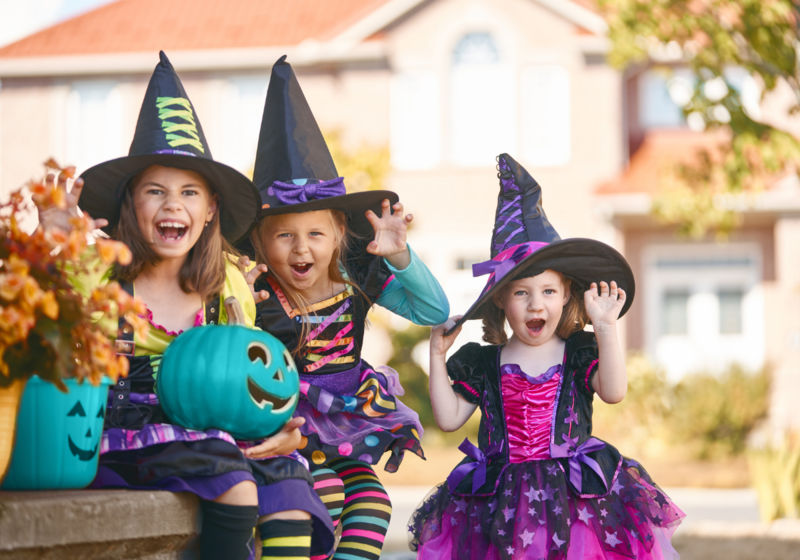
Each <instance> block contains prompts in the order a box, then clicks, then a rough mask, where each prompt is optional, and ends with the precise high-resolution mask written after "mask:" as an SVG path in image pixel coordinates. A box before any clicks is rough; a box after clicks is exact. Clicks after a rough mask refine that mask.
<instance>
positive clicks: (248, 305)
mask: <svg viewBox="0 0 800 560" xmlns="http://www.w3.org/2000/svg"><path fill="white" fill-rule="evenodd" d="M160 56H161V61H160V63H159V64H158V66H156V69H155V71H154V73H153V76H152V78H151V80H150V83H149V85H148V89H147V93H146V95H145V99H144V103H143V105H142V110H141V112H140V114H139V120H138V123H137V126H136V133H135V137H134V140H133V143H132V145H131V155H130V156H129V157H128V158H121V159H118V160H113V161H111V162H106V163H103V164H100V165H98V166H96V167H94V168H92V169H89V170H88V171H86V172H85V173H84V174H83V175H82V177H83V178H84V180H85V186H84V190H83V193H82V195H81V198H80V201H79V205H80V207H81V208H82V209H83V210H85V211H88V212H90V213H91V215H92V216H93V217H106V218H107V219H109V220H110V221H111V224H110V226H109V228H113V227H114V225H115V220H118V216H119V204H120V200H121V195H122V193H123V189H125V188H127V182H128V181H130V179H131V178H132V177H133V176H134V175H135V174H136V173H138V172H139V171H141V170H143V169H146V168H147V167H148V166H150V165H154V164H159V165H165V166H170V167H177V168H180V169H188V170H193V171H197V172H198V173H201V174H202V175H203V176H204V177H206V178H207V179H208V180H209V181H210V182H211V184H212V188H213V189H214V191H215V192H216V193H217V194H218V196H219V197H220V212H221V228H222V234H223V235H224V236H225V237H227V238H228V240H229V241H231V242H235V241H236V240H238V239H240V238H241V237H242V236H243V235H246V234H247V233H248V232H249V230H250V228H251V227H252V221H248V219H247V217H248V216H252V217H253V219H254V217H255V213H256V212H255V210H254V209H253V204H254V203H255V202H254V201H257V200H258V194H257V190H256V189H255V186H254V185H253V184H252V183H251V182H250V181H249V180H248V179H247V178H245V177H244V176H243V175H241V174H239V173H238V172H235V171H234V170H232V169H230V168H227V167H226V166H223V165H221V164H218V163H216V162H214V161H213V160H212V159H211V154H210V150H209V148H208V145H207V143H206V140H205V136H204V135H203V132H202V128H201V127H200V123H199V121H198V120H197V117H196V115H195V113H194V109H193V106H192V104H191V102H190V101H189V99H188V97H187V96H186V92H185V91H184V89H183V86H182V84H181V81H180V79H179V78H178V75H177V74H176V73H175V70H174V69H173V67H172V65H171V64H170V62H169V60H168V59H167V57H166V55H165V54H164V53H163V52H162V53H161V55H160ZM237 213H238V214H237ZM109 276H110V271H100V272H99V275H98V276H94V277H86V278H75V279H74V283H75V284H76V285H77V286H78V287H79V288H81V289H83V291H84V293H86V294H87V295H88V294H89V293H90V292H91V289H92V288H93V287H94V286H95V285H98V284H100V283H103V282H106V281H108V278H109ZM122 287H123V289H125V290H126V291H128V292H129V293H131V294H132V295H133V285H132V284H130V283H122ZM230 296H234V297H236V298H237V299H238V300H239V302H240V303H241V305H242V308H243V310H244V314H245V323H246V325H247V326H251V327H252V326H253V325H254V320H255V303H254V302H253V298H252V295H251V292H250V288H249V286H248V285H247V282H246V281H245V279H244V277H243V276H242V274H241V272H240V271H239V269H238V267H237V266H236V265H235V264H234V263H232V262H229V261H226V279H225V284H224V287H223V290H222V293H220V294H219V296H218V297H217V298H214V300H213V301H211V302H209V303H207V304H205V305H204V307H203V308H202V309H200V310H198V312H197V315H196V317H195V322H194V326H201V325H206V324H224V323H227V316H226V311H225V309H224V308H222V307H221V306H220V302H221V301H225V299H226V298H228V297H230ZM150 322H151V329H150V331H149V334H148V336H147V338H146V339H144V340H141V339H139V338H138V336H135V335H134V333H133V332H132V329H131V328H130V327H129V326H128V325H127V324H126V323H125V322H124V320H121V321H120V324H119V325H118V327H119V329H118V330H117V325H111V326H109V325H105V328H106V330H108V331H110V332H112V333H115V334H116V336H114V338H116V339H117V349H118V352H119V353H123V354H125V355H128V356H129V362H130V373H129V375H128V377H127V378H120V379H119V381H118V382H117V384H116V385H115V386H114V388H113V390H112V391H111V394H110V395H109V402H108V412H107V414H106V422H105V429H104V432H103V439H102V444H101V458H100V468H99V471H98V475H97V478H96V479H95V481H94V483H93V485H92V487H93V488H104V487H116V488H132V489H159V490H169V491H172V492H192V493H194V494H196V495H197V496H199V497H200V498H201V499H203V500H213V499H215V498H217V497H218V496H220V495H221V494H223V493H224V492H226V491H227V490H229V489H230V488H232V487H233V486H235V485H236V484H238V483H240V482H243V481H252V482H254V483H255V484H256V485H257V487H258V497H259V506H258V508H254V509H253V511H252V524H251V525H250V526H249V529H248V530H247V531H245V533H246V534H247V535H252V529H253V527H254V526H255V522H256V517H257V516H258V515H268V514H271V513H275V512H280V511H284V510H286V509H301V510H304V511H307V512H308V513H310V514H311V516H312V520H313V523H314V535H315V538H316V539H318V546H319V547H321V548H323V549H325V550H328V549H330V548H331V547H332V546H333V528H332V526H331V521H330V518H329V516H328V513H327V511H326V509H325V507H324V506H323V505H322V502H321V501H320V500H319V498H318V496H317V495H316V494H315V493H314V492H313V479H312V477H311V475H310V473H309V472H308V470H307V468H306V465H305V464H304V460H303V459H302V458H301V457H300V456H299V455H296V456H294V457H283V456H282V457H273V458H269V459H264V460H251V459H247V458H245V456H244V455H243V453H242V450H243V449H244V448H247V447H249V446H251V445H254V444H255V443H257V442H240V441H236V440H234V438H233V437H232V436H231V435H230V434H228V433H227V432H224V431H221V430H216V429H209V430H205V431H198V430H191V429H187V428H183V427H181V426H177V425H175V424H172V423H170V421H169V419H168V418H167V417H166V415H165V414H164V412H163V410H162V409H161V406H160V405H159V400H158V396H157V395H156V394H155V390H154V385H155V377H156V376H157V374H158V368H159V364H160V362H161V357H162V355H163V354H164V352H165V350H166V348H167V346H168V345H169V344H170V343H171V342H172V341H173V340H174V339H175V338H176V337H177V336H178V335H180V334H181V333H180V332H170V331H167V330H166V329H164V328H163V327H160V326H159V325H157V324H155V323H153V319H152V314H151V315H150ZM109 327H110V328H109ZM131 350H132V351H131ZM268 486H269V490H267V489H266V488H267V487H268ZM287 501H291V503H292V507H291V508H287V507H286V502H287ZM216 505H219V504H216ZM238 507H240V506H228V508H221V507H220V508H216V507H214V506H209V507H208V508H205V509H208V510H209V511H208V513H209V519H210V523H209V526H216V525H219V526H220V527H223V528H224V527H225V526H227V525H230V524H231V523H233V522H234V521H235V522H237V523H241V522H242V521H243V520H244V522H245V525H246V521H247V518H249V515H250V514H246V512H245V510H244V509H241V510H237V509H236V508H238ZM241 507H242V508H244V506H241ZM231 508H233V510H231ZM245 509H246V508H245ZM227 510H231V511H227ZM256 510H257V511H256ZM236 511H238V512H240V513H235V512H236ZM247 511H250V510H247ZM231 512H234V513H231ZM241 512H245V513H241ZM245 514H246V515H245ZM212 517H213V520H212V519H211V518H212ZM212 521H213V522H212ZM245 529H247V527H245ZM248 531H249V532H248ZM251 545H252V543H251ZM245 552H246V551H245ZM251 552H252V546H251ZM207 553H208V551H204V554H207ZM226 557H228V558H234V557H237V556H236V555H235V554H234V551H232V550H229V551H228V555H227V556H226Z"/></svg>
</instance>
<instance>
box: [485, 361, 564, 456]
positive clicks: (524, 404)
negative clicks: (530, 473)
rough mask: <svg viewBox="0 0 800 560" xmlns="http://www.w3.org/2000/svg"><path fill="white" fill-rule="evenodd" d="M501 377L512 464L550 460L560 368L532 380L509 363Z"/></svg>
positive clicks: (501, 369)
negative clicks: (551, 435)
mask: <svg viewBox="0 0 800 560" xmlns="http://www.w3.org/2000/svg"><path fill="white" fill-rule="evenodd" d="M500 374H501V379H500V387H501V390H502V392H503V414H504V415H505V418H506V426H507V427H508V451H509V460H510V462H511V463H524V462H526V461H537V460H541V459H550V425H551V424H550V423H551V421H552V418H553V407H555V402H556V392H557V391H558V383H559V380H560V379H561V365H560V364H559V365H556V366H553V367H551V368H550V369H549V370H547V372H545V373H543V374H542V375H540V376H538V377H530V376H528V375H526V374H525V373H524V372H523V371H522V370H520V368H519V366H517V365H514V364H506V365H503V366H501V367H500Z"/></svg>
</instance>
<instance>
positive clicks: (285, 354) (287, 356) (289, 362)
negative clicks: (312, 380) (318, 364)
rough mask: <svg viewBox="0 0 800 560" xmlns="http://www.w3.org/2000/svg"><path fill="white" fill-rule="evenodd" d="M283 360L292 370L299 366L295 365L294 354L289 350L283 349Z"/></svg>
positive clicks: (287, 367)
mask: <svg viewBox="0 0 800 560" xmlns="http://www.w3.org/2000/svg"><path fill="white" fill-rule="evenodd" d="M283 362H284V363H285V364H286V369H287V370H289V371H292V370H293V369H295V368H296V367H297V366H295V365H294V360H293V359H292V355H291V354H289V351H288V350H284V351H283Z"/></svg>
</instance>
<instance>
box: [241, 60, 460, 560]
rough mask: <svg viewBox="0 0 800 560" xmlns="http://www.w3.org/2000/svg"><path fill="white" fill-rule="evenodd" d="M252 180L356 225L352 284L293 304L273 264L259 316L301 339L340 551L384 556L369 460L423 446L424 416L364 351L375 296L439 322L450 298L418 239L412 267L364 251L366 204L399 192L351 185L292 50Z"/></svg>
mask: <svg viewBox="0 0 800 560" xmlns="http://www.w3.org/2000/svg"><path fill="white" fill-rule="evenodd" d="M253 179H254V181H255V183H256V186H257V187H258V188H259V190H260V192H261V202H262V206H261V213H260V218H263V217H266V216H270V215H275V214H287V213H299V212H309V211H315V210H323V209H334V210H340V211H342V212H344V213H345V214H346V215H347V218H348V226H349V229H350V230H351V231H353V232H354V233H355V235H354V236H352V239H351V240H350V248H349V251H348V253H347V254H346V255H343V256H342V258H341V263H342V265H343V269H342V273H343V275H344V276H345V278H346V279H347V281H348V282H349V283H350V284H348V285H347V286H346V288H345V290H344V291H342V292H341V293H339V294H336V295H334V296H332V297H330V298H328V299H326V300H324V301H320V302H313V303H311V304H310V305H309V306H308V307H306V308H305V309H304V310H301V309H295V308H294V307H293V306H292V305H291V304H290V302H289V299H288V298H287V297H286V295H285V294H284V293H283V290H282V289H281V286H280V285H279V283H278V281H277V280H276V278H274V277H272V276H269V275H268V276H266V277H265V278H264V279H263V280H259V282H258V283H257V284H256V289H257V290H266V291H268V292H269V295H270V297H269V298H268V299H266V300H264V301H262V302H260V303H259V304H258V306H257V310H258V313H257V318H256V324H257V325H258V326H260V327H261V328H263V329H264V330H266V331H268V332H269V333H271V334H272V335H274V336H275V337H277V338H278V339H279V340H280V341H281V342H283V343H284V344H285V345H286V347H287V348H289V349H292V350H293V349H295V348H297V346H298V342H300V341H301V340H302V345H301V349H300V351H299V352H297V353H295V361H296V363H297V366H298V369H299V371H300V394H301V398H300V402H299V403H298V407H297V411H296V412H295V415H296V416H302V417H303V418H305V419H306V423H305V425H304V426H302V427H301V428H300V430H301V432H302V434H303V436H304V437H303V442H302V443H301V446H300V449H299V452H300V453H301V454H302V455H303V456H304V457H305V458H306V459H307V460H308V461H309V463H310V465H311V469H312V472H313V473H314V475H315V478H316V479H317V488H318V490H319V492H320V493H321V494H322V495H323V497H324V499H325V502H326V504H328V506H329V511H330V513H331V516H332V517H333V519H334V523H335V524H336V523H337V522H338V519H339V515H340V514H341V512H342V503H343V502H344V503H346V504H347V512H346V513H345V515H344V518H343V520H342V523H343V533H342V540H341V542H340V544H339V547H338V551H337V556H336V557H340V556H339V555H343V556H341V557H342V558H345V557H346V558H356V557H359V558H360V557H370V558H371V557H375V558H377V556H379V555H380V547H381V546H382V543H383V536H384V535H385V533H386V528H387V527H388V521H389V516H390V513H391V505H390V503H389V500H388V496H387V495H386V493H385V490H384V489H383V487H382V486H381V484H380V481H379V480H378V479H377V477H376V476H375V474H374V472H373V471H372V468H371V467H370V465H375V464H377V463H378V462H379V461H380V458H381V457H382V456H383V454H384V453H385V452H387V451H389V452H390V453H391V455H390V457H389V459H388V461H387V463H386V467H385V468H386V470H388V471H390V472H394V471H396V470H397V468H398V467H399V464H400V462H401V460H402V458H403V454H404V453H405V452H406V451H411V452H412V453H416V454H417V455H419V456H420V457H423V458H424V456H423V453H422V448H421V447H420V438H421V436H422V426H421V425H420V423H419V418H418V416H417V414H416V413H414V412H413V411H412V410H410V409H409V408H408V407H406V406H405V405H403V403H401V402H400V401H399V400H398V399H397V398H396V397H397V396H399V395H402V394H403V390H402V387H401V386H400V383H399V381H398V380H397V374H396V373H395V372H394V371H392V370H391V369H390V368H373V367H372V366H371V365H369V364H367V363H366V362H365V361H363V360H362V359H361V348H362V344H363V338H364V328H365V323H366V319H367V312H368V311H369V309H370V307H371V306H372V305H373V304H374V303H377V304H378V305H381V306H383V307H385V308H387V309H389V310H390V311H393V312H394V313H397V314H398V315H401V316H403V317H405V318H407V319H410V320H412V321H414V322H415V323H418V324H423V325H433V324H438V323H441V322H443V321H444V320H446V318H447V314H448V311H449V306H448V303H447V299H446V297H445V295H444V293H443V291H442V289H441V287H440V286H439V284H438V282H437V281H436V280H435V278H434V277H433V276H432V275H431V273H430V272H429V271H428V269H427V267H426V266H425V265H424V264H423V263H422V262H421V261H420V260H419V259H418V258H417V256H416V255H415V254H414V252H413V251H411V249H409V251H410V253H411V263H410V265H409V266H408V267H406V268H405V269H404V270H397V269H395V268H394V267H392V266H391V265H390V264H389V263H388V262H387V261H385V260H384V259H383V258H381V257H376V256H374V255H371V254H369V253H368V252H367V251H366V246H367V244H368V243H369V242H370V241H371V240H372V238H373V237H374V231H373V229H372V226H371V225H370V224H369V222H368V221H367V219H366V218H365V216H364V213H365V212H366V210H367V209H371V210H373V211H374V212H375V213H376V214H377V215H380V214H381V201H382V200H384V199H389V201H390V202H391V203H392V204H393V203H395V202H397V200H398V198H397V195H396V194H394V193H392V192H388V191H367V192H361V193H352V194H346V192H345V187H344V179H343V178H341V177H339V176H338V173H337V172H336V167H335V166H334V164H333V160H332V158H331V155H330V152H329V151H328V148H327V146H326V144H325V141H324V139H323V137H322V134H321V132H320V130H319V127H318V126H317V124H316V121H315V120H314V116H313V115H312V113H311V109H310V108H309V106H308V103H307V102H306V99H305V97H304V96H303V93H302V91H301V90H300V86H299V83H298V82H297V78H296V77H295V75H294V72H293V71H292V68H291V66H290V65H289V64H288V63H287V62H285V57H283V58H281V59H280V60H279V61H278V62H277V63H276V64H275V65H274V66H273V69H272V77H271V78H270V84H269V89H268V92H267V101H266V105H265V108H264V119H263V121H262V128H261V135H260V137H259V148H258V155H257V158H256V164H255V169H254V176H253ZM303 311H305V313H303ZM304 322H308V324H307V325H305V326H306V329H305V331H304V328H303V327H304ZM303 337H304V338H303ZM342 486H343V487H344V496H342V494H341V491H340V490H339V489H340V488H341V487H342ZM332 488H334V489H335V491H332V490H331V489H332Z"/></svg>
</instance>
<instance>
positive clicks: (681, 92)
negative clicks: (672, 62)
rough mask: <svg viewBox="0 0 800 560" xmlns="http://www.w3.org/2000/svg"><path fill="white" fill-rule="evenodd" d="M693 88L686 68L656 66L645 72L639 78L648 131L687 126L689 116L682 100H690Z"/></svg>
mask: <svg viewBox="0 0 800 560" xmlns="http://www.w3.org/2000/svg"><path fill="white" fill-rule="evenodd" d="M691 89H692V81H691V80H690V77H689V75H688V72H687V71H685V70H684V71H681V70H675V71H672V70H667V69H659V68H654V69H652V70H648V71H647V72H644V73H643V74H642V75H641V76H640V77H639V124H640V125H641V127H642V128H644V129H645V130H646V129H650V128H675V127H682V126H686V119H684V117H683V110H682V109H681V105H679V103H685V102H688V101H689V99H690V98H691ZM687 91H688V94H687ZM687 95H688V97H687Z"/></svg>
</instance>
